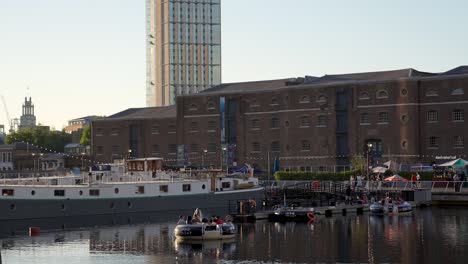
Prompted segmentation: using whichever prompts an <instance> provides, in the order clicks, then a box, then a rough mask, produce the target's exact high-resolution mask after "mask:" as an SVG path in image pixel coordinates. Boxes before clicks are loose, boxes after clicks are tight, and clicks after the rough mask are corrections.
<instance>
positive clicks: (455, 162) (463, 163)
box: [438, 159, 468, 167]
mask: <svg viewBox="0 0 468 264" xmlns="http://www.w3.org/2000/svg"><path fill="white" fill-rule="evenodd" d="M466 165H468V161H466V160H464V159H456V160H452V161H449V162H445V163H442V164H440V165H438V166H440V167H464V166H466Z"/></svg>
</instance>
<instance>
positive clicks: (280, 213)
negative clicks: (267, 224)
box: [268, 207, 317, 222]
mask: <svg viewBox="0 0 468 264" xmlns="http://www.w3.org/2000/svg"><path fill="white" fill-rule="evenodd" d="M315 214H317V212H315V210H314V208H306V207H278V208H276V209H275V210H274V211H273V212H272V213H270V214H269V215H268V220H270V221H271V222H309V221H315V219H316V216H315Z"/></svg>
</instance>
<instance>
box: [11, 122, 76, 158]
mask: <svg viewBox="0 0 468 264" xmlns="http://www.w3.org/2000/svg"><path fill="white" fill-rule="evenodd" d="M21 141H23V142H28V143H31V144H34V145H36V146H39V147H41V148H46V149H50V150H53V151H58V152H63V150H64V147H65V145H66V144H68V143H70V142H71V135H70V134H67V133H65V131H50V130H49V129H47V128H45V127H34V128H25V129H21V130H19V131H16V132H13V133H10V134H9V135H8V136H7V138H6V140H5V142H6V143H7V144H11V143H14V142H21Z"/></svg>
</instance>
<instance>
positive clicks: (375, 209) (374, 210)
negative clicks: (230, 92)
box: [369, 202, 385, 214]
mask: <svg viewBox="0 0 468 264" xmlns="http://www.w3.org/2000/svg"><path fill="white" fill-rule="evenodd" d="M369 211H370V212H371V214H384V212H385V211H384V206H383V205H382V204H381V203H379V202H375V203H372V204H371V205H370V206H369Z"/></svg>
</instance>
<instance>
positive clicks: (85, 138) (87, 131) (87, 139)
mask: <svg viewBox="0 0 468 264" xmlns="http://www.w3.org/2000/svg"><path fill="white" fill-rule="evenodd" d="M80 144H81V145H83V146H89V145H91V126H90V125H87V126H85V127H84V129H83V134H82V135H81V139H80Z"/></svg>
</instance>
